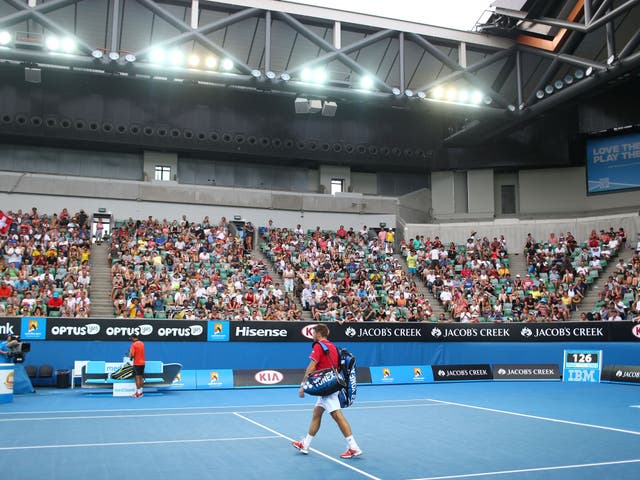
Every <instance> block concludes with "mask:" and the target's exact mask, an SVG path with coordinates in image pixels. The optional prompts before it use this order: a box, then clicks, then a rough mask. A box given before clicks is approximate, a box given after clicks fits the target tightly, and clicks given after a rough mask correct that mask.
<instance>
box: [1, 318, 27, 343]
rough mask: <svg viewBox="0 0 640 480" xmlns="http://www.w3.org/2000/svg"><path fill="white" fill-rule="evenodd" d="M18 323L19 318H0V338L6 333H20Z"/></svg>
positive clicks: (19, 322) (3, 337)
mask: <svg viewBox="0 0 640 480" xmlns="http://www.w3.org/2000/svg"><path fill="white" fill-rule="evenodd" d="M20 324H21V321H20V319H18V318H15V317H11V318H2V319H0V339H2V340H4V339H5V338H6V336H7V335H20V334H21V333H22V332H21V329H20Z"/></svg>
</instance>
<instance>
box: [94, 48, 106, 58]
mask: <svg viewBox="0 0 640 480" xmlns="http://www.w3.org/2000/svg"><path fill="white" fill-rule="evenodd" d="M91 56H92V57H93V58H95V59H96V60H100V59H101V58H102V57H104V52H103V51H102V50H99V49H97V50H94V51H93V52H91Z"/></svg>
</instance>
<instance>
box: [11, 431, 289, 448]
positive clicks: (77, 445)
mask: <svg viewBox="0 0 640 480" xmlns="http://www.w3.org/2000/svg"><path fill="white" fill-rule="evenodd" d="M268 438H279V437H278V436H277V435H263V436H260V437H229V438H198V439H192V440H150V441H146V442H107V443H68V444H63V445H27V446H24V447H0V451H4V450H38V449H43V448H83V447H118V446H123V445H159V444H175V443H207V442H234V441H238V440H241V441H246V440H265V439H268Z"/></svg>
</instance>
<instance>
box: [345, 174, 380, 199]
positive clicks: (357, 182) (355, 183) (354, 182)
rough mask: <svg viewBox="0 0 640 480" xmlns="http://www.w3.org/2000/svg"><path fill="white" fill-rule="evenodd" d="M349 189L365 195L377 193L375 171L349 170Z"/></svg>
mask: <svg viewBox="0 0 640 480" xmlns="http://www.w3.org/2000/svg"><path fill="white" fill-rule="evenodd" d="M351 189H352V191H354V192H360V193H364V194H367V195H377V194H378V175H377V174H375V173H364V172H351Z"/></svg>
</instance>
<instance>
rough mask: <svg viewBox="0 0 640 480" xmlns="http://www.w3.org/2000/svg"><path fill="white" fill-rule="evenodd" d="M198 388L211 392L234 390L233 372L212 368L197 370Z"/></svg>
mask: <svg viewBox="0 0 640 480" xmlns="http://www.w3.org/2000/svg"><path fill="white" fill-rule="evenodd" d="M195 372H196V373H195V375H196V388H197V389H198V390H209V389H217V388H233V371H232V370H231V369H227V368H211V369H209V370H196V371H195Z"/></svg>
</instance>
